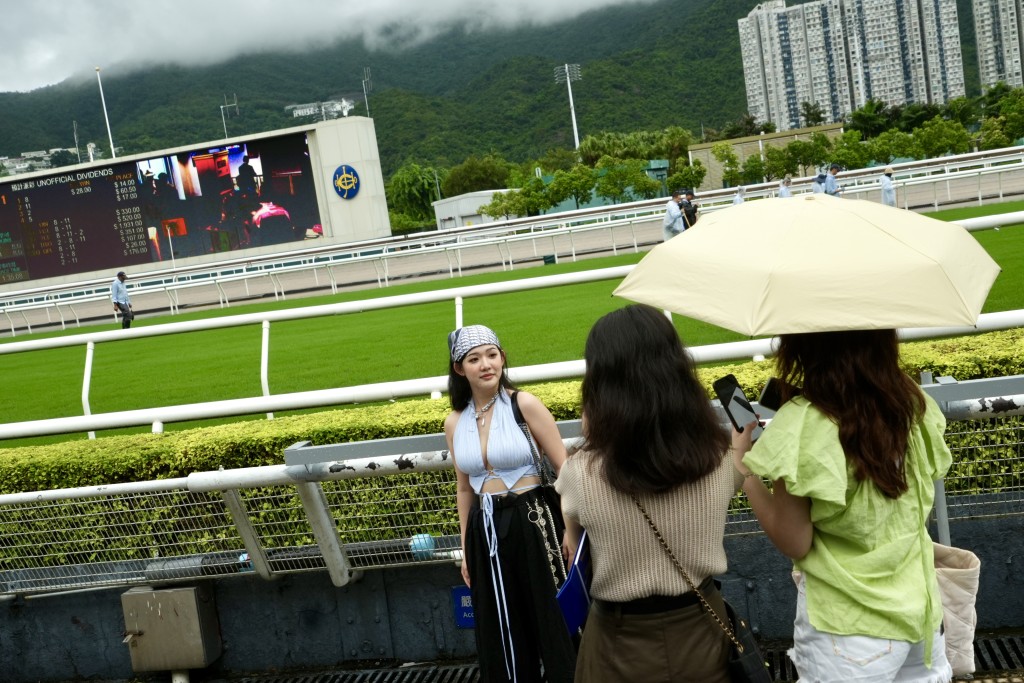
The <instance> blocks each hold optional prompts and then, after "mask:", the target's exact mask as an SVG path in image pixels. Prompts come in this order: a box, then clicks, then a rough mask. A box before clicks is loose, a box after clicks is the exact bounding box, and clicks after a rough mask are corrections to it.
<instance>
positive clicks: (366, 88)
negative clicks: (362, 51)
mask: <svg viewBox="0 0 1024 683" xmlns="http://www.w3.org/2000/svg"><path fill="white" fill-rule="evenodd" d="M372 91H373V81H372V80H370V67H368V66H365V67H363V102H365V103H366V116H367V117H369V116H370V93H371V92H372Z"/></svg>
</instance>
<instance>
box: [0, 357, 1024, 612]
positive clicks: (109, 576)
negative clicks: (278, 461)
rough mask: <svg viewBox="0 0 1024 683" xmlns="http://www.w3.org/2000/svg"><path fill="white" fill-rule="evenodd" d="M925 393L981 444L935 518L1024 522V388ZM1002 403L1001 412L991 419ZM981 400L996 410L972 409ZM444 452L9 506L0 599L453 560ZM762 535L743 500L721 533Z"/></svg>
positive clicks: (385, 445) (209, 475) (19, 496)
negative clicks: (1020, 517)
mask: <svg viewBox="0 0 1024 683" xmlns="http://www.w3.org/2000/svg"><path fill="white" fill-rule="evenodd" d="M923 388H924V390H925V391H927V392H928V393H930V394H931V395H932V396H933V397H934V398H935V399H936V400H937V401H938V402H939V404H940V406H942V408H943V412H944V414H946V415H947V417H949V418H950V419H970V420H972V422H971V423H970V425H968V424H967V423H951V425H950V429H949V431H948V432H947V439H949V438H951V437H950V436H949V435H957V434H960V433H966V432H972V433H982V432H983V433H984V435H985V438H984V439H977V438H968V439H957V438H956V436H953V437H952V438H953V440H954V441H956V443H954V444H952V445H953V448H954V450H955V451H956V453H955V458H954V469H953V470H952V471H951V472H950V473H949V475H948V476H947V479H946V486H947V487H948V488H949V490H950V497H949V502H948V504H947V502H946V497H945V496H943V495H940V496H938V497H937V498H936V509H937V512H939V516H940V520H941V519H944V518H946V517H947V516H948V517H955V518H961V519H963V518H981V517H986V516H990V515H1005V514H1024V505H1022V504H1024V475H1022V474H1021V472H1022V471H1024V468H1022V467H1021V463H1022V462H1024V455H1022V454H1021V451H1020V446H1021V444H1022V443H1024V424H1022V423H1021V421H1020V420H1019V419H1013V418H1011V419H1007V418H1005V416H1007V415H1020V414H1021V413H1022V412H1024V407H1022V405H1024V404H1022V402H1021V401H1019V400H1017V401H1015V402H1014V401H1009V400H1006V398H1005V397H1004V398H1002V399H993V398H987V399H986V398H983V397H993V396H997V395H1002V394H1004V393H1006V392H1011V393H1015V394H1016V395H1017V396H1018V398H1019V394H1020V392H1021V391H1024V377H1022V376H1016V377H1005V378H994V379H989V380H972V381H969V382H962V383H955V382H950V381H948V380H947V379H945V378H940V382H939V383H938V384H926V385H924V387H923ZM1000 402H1001V404H1002V405H1003V407H1004V408H1006V410H1003V411H1001V412H1000V411H993V409H992V406H993V405H995V404H997V403H1000ZM972 403H973V404H980V405H985V406H988V408H987V409H986V410H983V411H977V410H972V409H971V408H970V406H969V404H972ZM1010 403H1016V407H1015V408H1012V409H1011V408H1010V406H1009V404H1010ZM719 418H720V419H722V415H721V413H720V414H719ZM978 418H986V420H985V422H984V423H979V422H978V421H977V420H978ZM566 424H567V423H560V428H561V427H563V426H565V425H566ZM979 424H983V426H980V427H979V426H978V425H979ZM723 426H724V425H723ZM573 429H576V430H577V431H576V432H574V431H573ZM769 429H770V427H769ZM567 433H568V434H574V433H578V422H577V423H576V424H574V425H572V427H571V428H570V429H563V430H562V434H563V438H564V440H565V442H566V443H567V445H571V444H572V443H574V442H575V440H576V438H575V437H574V436H568V434H567ZM963 443H967V444H974V445H961V444H963ZM447 456H448V454H447V451H445V450H444V437H443V435H441V434H432V435H422V436H417V437H402V438H398V439H385V440H381V441H373V442H361V443H344V444H330V445H324V446H310V445H309V444H308V443H300V444H295V445H294V446H292V447H290V448H288V449H287V450H286V451H285V464H283V465H271V466H264V467H250V468H240V469H234V470H218V471H206V472H195V473H192V474H189V475H188V476H186V477H179V478H175V479H167V480H155V481H147V482H130V483H121V484H109V485H102V486H88V487H80V488H75V489H62V490H48V491H26V492H23V493H14V494H6V495H0V600H10V599H13V598H14V597H15V596H19V595H20V596H23V597H25V598H28V599H31V598H33V597H41V596H45V595H55V594H60V593H61V592H65V591H80V590H90V589H102V588H106V587H110V586H129V585H140V584H148V585H153V584H168V583H171V584H173V583H175V582H181V581H194V580H196V579H203V578H206V579H211V578H222V577H226V576H235V575H239V574H244V573H246V572H255V573H256V574H257V575H259V576H260V577H262V578H264V579H272V578H274V577H275V576H279V575H281V574H286V573H294V572H308V571H327V572H328V573H329V575H330V578H331V581H332V582H333V583H334V584H335V585H337V586H343V585H345V584H346V583H347V582H349V581H351V580H353V579H354V578H356V577H358V575H359V573H360V572H362V571H366V570H372V569H377V568H384V567H393V566H401V565H415V564H424V563H445V562H453V561H456V562H457V561H459V560H460V559H461V553H460V543H459V526H458V515H457V512H456V509H455V478H454V472H453V470H452V460H451V458H450V457H447ZM938 490H939V493H941V492H942V490H943V489H942V488H941V487H940V488H939V489H938ZM940 526H941V525H940ZM757 531H758V526H757V523H756V521H754V520H753V518H752V516H751V515H750V510H749V507H747V506H746V503H745V500H744V499H743V498H742V497H739V498H738V499H737V501H736V502H735V504H734V509H732V510H731V512H730V514H729V516H728V521H727V524H726V532H727V534H729V535H733V534H744V533H754V532H757Z"/></svg>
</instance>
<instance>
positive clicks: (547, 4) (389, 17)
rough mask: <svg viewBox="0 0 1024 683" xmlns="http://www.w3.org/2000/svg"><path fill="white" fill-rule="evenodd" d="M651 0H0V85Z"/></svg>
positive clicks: (508, 24)
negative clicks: (426, 0) (0, 48)
mask: <svg viewBox="0 0 1024 683" xmlns="http://www.w3.org/2000/svg"><path fill="white" fill-rule="evenodd" d="M653 1H654V0H558V1H557V2H551V0H432V2H430V3H421V2H414V1H413V0H371V1H370V2H365V1H356V0H334V1H332V0H289V2H281V1H280V0H246V1H245V2H239V1H238V0H175V1H174V2H139V1H138V0H133V1H129V0H31V2H25V1H24V0H0V8H2V9H3V16H4V21H3V22H0V42H2V44H3V45H4V50H3V52H2V53H0V92H12V91H29V90H33V89H36V88H40V87H44V86H47V85H51V84H55V83H59V82H61V81H63V80H65V79H85V78H95V70H94V69H95V67H97V66H99V67H101V68H102V69H103V72H102V73H103V74H106V73H107V72H108V70H109V71H110V72H112V73H114V74H117V75H124V74H127V73H130V72H131V71H133V70H136V69H141V68H146V67H151V66H155V65H168V64H170V65H179V66H203V65H211V64H217V63H220V62H224V61H227V60H229V59H232V58H234V57H238V56H242V55H246V54H256V53H263V52H269V51H281V50H286V51H296V52H301V51H307V50H310V49H314V48H317V47H323V46H326V45H330V44H332V43H336V42H337V41H341V40H352V39H355V40H359V41H361V42H362V43H363V44H364V45H365V47H366V48H367V49H370V50H381V51H388V50H392V49H396V50H397V49H399V48H407V47H409V46H414V45H417V44H421V43H423V42H425V41H428V40H430V39H431V38H433V37H436V36H438V35H440V34H443V33H444V32H446V31H450V30H452V29H460V30H462V31H465V32H467V33H478V32H484V31H491V30H495V29H503V28H508V29H515V28H523V27H528V26H543V25H549V24H552V23H556V22H562V21H566V20H571V19H573V18H574V17H577V16H579V15H581V14H583V13H585V12H588V11H591V10H598V9H603V8H607V7H612V6H622V5H638V4H651V3H652V2H653Z"/></svg>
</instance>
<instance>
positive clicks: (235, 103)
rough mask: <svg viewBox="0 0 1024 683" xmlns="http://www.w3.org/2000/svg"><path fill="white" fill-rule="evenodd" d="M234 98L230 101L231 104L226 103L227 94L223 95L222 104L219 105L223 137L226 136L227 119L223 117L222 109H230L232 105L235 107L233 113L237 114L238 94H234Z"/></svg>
mask: <svg viewBox="0 0 1024 683" xmlns="http://www.w3.org/2000/svg"><path fill="white" fill-rule="evenodd" d="M234 98H235V101H234V102H232V103H231V104H228V96H227V95H225V96H224V104H222V105H220V122H221V123H222V124H224V137H225V138H226V137H227V136H228V121H227V119H226V118H224V110H225V109H230V108H231V107H234V108H235V114H238V95H235V96H234Z"/></svg>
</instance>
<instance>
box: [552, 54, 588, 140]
mask: <svg viewBox="0 0 1024 683" xmlns="http://www.w3.org/2000/svg"><path fill="white" fill-rule="evenodd" d="M580 78H582V76H580V65H579V64H563V65H562V66H556V67H555V82H556V83H562V82H565V86H566V87H567V88H568V89H569V113H570V114H571V115H572V139H573V140H574V141H575V142H576V149H579V148H580V132H579V130H578V129H577V128H576V107H575V106H574V105H573V103H572V82H573V81H578V80H580Z"/></svg>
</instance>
